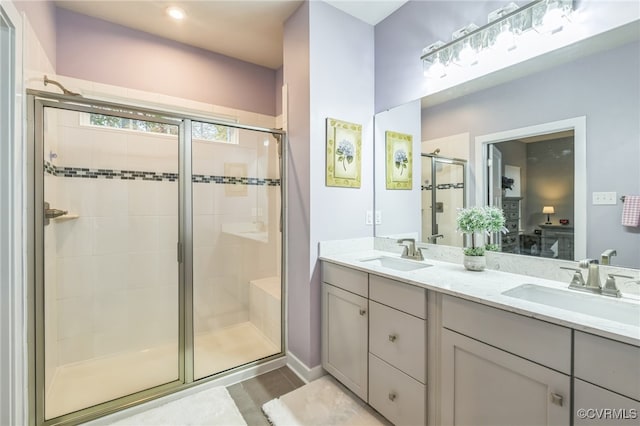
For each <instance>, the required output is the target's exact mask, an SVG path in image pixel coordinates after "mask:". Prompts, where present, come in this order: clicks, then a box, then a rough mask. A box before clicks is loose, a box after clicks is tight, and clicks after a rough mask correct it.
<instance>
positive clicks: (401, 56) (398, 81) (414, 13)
mask: <svg viewBox="0 0 640 426" xmlns="http://www.w3.org/2000/svg"><path fill="white" fill-rule="evenodd" d="M515 3H516V4H518V5H522V4H526V3H529V1H521V0H519V1H515ZM504 5H505V2H504V1H451V0H446V1H443V0H440V1H412V0H410V1H408V2H407V3H405V5H404V6H402V7H401V8H399V9H398V10H397V11H396V12H395V13H393V14H392V15H390V16H389V17H387V18H386V19H385V20H383V21H382V22H380V23H379V24H378V25H376V27H375V49H376V63H375V72H376V88H375V90H376V105H375V110H376V112H380V111H384V110H386V109H389V108H392V107H394V106H397V105H400V104H403V103H405V102H408V101H410V100H414V99H418V98H420V97H421V96H422V94H423V93H425V79H424V77H423V72H422V63H421V62H420V55H421V54H422V49H423V48H425V47H426V46H428V45H429V44H431V43H434V42H436V41H437V40H442V41H444V42H447V41H449V40H451V34H452V33H453V32H454V31H455V30H457V29H459V28H461V27H463V26H464V25H467V24H468V23H471V22H475V23H476V24H477V25H481V24H482V23H483V22H486V18H487V15H488V13H489V12H490V11H492V10H495V9H497V8H499V7H502V6H504Z"/></svg>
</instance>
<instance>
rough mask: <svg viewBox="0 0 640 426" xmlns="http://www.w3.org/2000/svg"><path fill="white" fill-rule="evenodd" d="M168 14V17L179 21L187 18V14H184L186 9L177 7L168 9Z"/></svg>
mask: <svg viewBox="0 0 640 426" xmlns="http://www.w3.org/2000/svg"><path fill="white" fill-rule="evenodd" d="M166 12H167V15H169V16H170V17H172V18H173V19H176V20H178V21H180V20H182V19H184V18H185V16H187V14H186V13H185V12H184V9H182V8H179V7H177V6H171V7H168V8H167V10H166Z"/></svg>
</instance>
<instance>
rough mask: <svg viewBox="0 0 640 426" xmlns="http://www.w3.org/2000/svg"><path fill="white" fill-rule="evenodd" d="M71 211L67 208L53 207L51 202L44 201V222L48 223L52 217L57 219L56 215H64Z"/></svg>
mask: <svg viewBox="0 0 640 426" xmlns="http://www.w3.org/2000/svg"><path fill="white" fill-rule="evenodd" d="M68 213H69V212H68V211H66V210H59V209H52V208H50V206H49V203H47V202H46V201H45V203H44V224H45V225H48V224H49V220H50V219H55V218H56V217H60V216H64V215H66V214H68Z"/></svg>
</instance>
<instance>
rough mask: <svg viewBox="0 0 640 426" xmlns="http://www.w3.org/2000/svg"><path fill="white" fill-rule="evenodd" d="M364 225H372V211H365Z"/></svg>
mask: <svg viewBox="0 0 640 426" xmlns="http://www.w3.org/2000/svg"><path fill="white" fill-rule="evenodd" d="M364 224H365V225H373V211H372V210H367V215H366V217H365V220H364Z"/></svg>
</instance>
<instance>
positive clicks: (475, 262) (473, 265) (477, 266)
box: [462, 255, 487, 272]
mask: <svg viewBox="0 0 640 426" xmlns="http://www.w3.org/2000/svg"><path fill="white" fill-rule="evenodd" d="M462 264H463V265H464V267H465V268H467V269H468V270H469V271H478V272H479V271H484V268H486V267H487V258H486V257H485V256H467V255H465V256H464V261H463V263H462Z"/></svg>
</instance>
